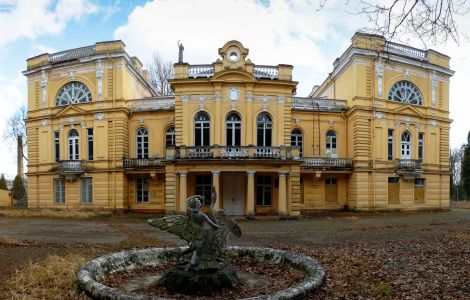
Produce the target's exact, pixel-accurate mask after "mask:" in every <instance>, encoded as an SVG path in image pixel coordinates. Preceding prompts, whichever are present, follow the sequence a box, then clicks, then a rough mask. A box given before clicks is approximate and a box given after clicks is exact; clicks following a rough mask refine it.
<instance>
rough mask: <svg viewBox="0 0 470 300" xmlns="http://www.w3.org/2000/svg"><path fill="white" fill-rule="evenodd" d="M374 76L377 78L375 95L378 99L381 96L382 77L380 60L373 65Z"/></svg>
mask: <svg viewBox="0 0 470 300" xmlns="http://www.w3.org/2000/svg"><path fill="white" fill-rule="evenodd" d="M375 74H376V76H377V93H378V95H379V97H381V96H382V80H383V77H384V65H383V63H382V60H379V62H378V63H377V64H376V65H375Z"/></svg>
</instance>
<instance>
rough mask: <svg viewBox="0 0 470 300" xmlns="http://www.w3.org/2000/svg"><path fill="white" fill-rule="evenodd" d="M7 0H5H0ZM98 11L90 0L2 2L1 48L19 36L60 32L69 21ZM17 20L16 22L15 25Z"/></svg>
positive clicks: (18, 0)
mask: <svg viewBox="0 0 470 300" xmlns="http://www.w3.org/2000/svg"><path fill="white" fill-rule="evenodd" d="M0 1H4V0H0ZM96 11H97V6H95V5H93V4H91V3H90V2H89V0H59V1H58V2H57V3H56V4H55V5H52V3H51V1H50V0H34V1H28V0H17V1H4V3H3V4H2V3H1V2H0V28H2V29H1V30H2V32H1V34H0V48H1V47H5V46H7V45H9V44H10V43H12V42H14V41H16V40H18V39H20V38H29V39H33V40H34V39H35V38H36V37H38V36H40V35H47V34H58V33H60V32H61V31H62V30H63V29H64V28H65V26H66V25H67V22H69V21H71V20H75V21H78V20H80V19H81V18H82V17H83V16H85V15H87V14H91V13H95V12H96ZM12 24H14V26H12Z"/></svg>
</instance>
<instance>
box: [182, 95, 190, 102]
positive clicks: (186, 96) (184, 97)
mask: <svg viewBox="0 0 470 300" xmlns="http://www.w3.org/2000/svg"><path fill="white" fill-rule="evenodd" d="M181 101H183V102H188V101H189V96H188V95H181Z"/></svg>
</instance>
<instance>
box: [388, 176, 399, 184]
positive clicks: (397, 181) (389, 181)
mask: <svg viewBox="0 0 470 300" xmlns="http://www.w3.org/2000/svg"><path fill="white" fill-rule="evenodd" d="M399 182H400V177H388V183H399Z"/></svg>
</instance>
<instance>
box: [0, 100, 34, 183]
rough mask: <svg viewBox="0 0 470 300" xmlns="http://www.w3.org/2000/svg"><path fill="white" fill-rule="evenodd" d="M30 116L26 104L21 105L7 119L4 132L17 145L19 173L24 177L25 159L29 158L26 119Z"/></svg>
mask: <svg viewBox="0 0 470 300" xmlns="http://www.w3.org/2000/svg"><path fill="white" fill-rule="evenodd" d="M27 117H28V112H27V110H26V106H21V107H20V108H19V109H18V110H17V111H15V112H14V113H13V115H11V117H10V118H9V119H8V121H7V127H6V129H5V132H4V133H3V136H4V138H5V139H6V140H7V141H9V142H10V144H15V143H16V146H17V151H18V152H17V167H18V170H17V173H18V174H17V175H19V176H21V177H23V159H26V160H28V158H27V156H26V151H27V150H26V145H27V140H26V138H27V136H26V123H25V119H26V118H27Z"/></svg>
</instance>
